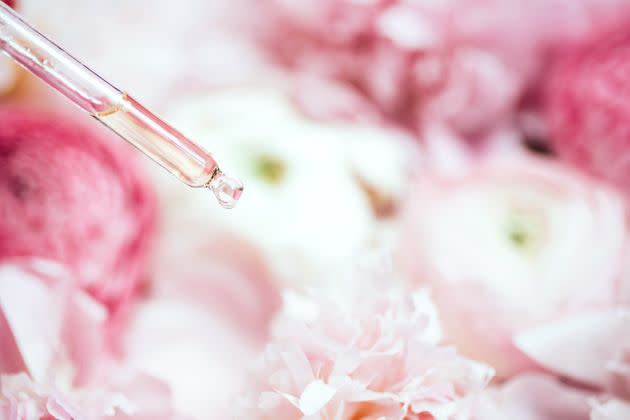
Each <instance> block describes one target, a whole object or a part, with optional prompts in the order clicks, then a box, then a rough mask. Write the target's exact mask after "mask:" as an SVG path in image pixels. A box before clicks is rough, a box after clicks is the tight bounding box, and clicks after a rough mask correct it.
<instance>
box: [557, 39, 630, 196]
mask: <svg viewBox="0 0 630 420" xmlns="http://www.w3.org/2000/svg"><path fill="white" fill-rule="evenodd" d="M628 72H630V31H628V30H623V31H621V32H616V33H612V34H608V35H606V36H604V37H603V38H601V37H598V38H596V39H594V40H593V41H592V42H591V43H589V44H587V45H584V46H583V47H581V48H578V49H577V50H575V51H573V53H572V54H571V55H570V56H567V57H565V58H563V59H561V60H560V61H559V62H558V63H556V65H555V66H554V68H553V70H552V72H551V76H550V82H549V86H548V89H547V95H546V97H547V119H548V122H549V125H550V129H551V136H552V139H553V142H554V146H555V148H556V149H557V151H558V153H559V154H560V155H561V156H562V157H564V158H565V159H567V160H569V161H571V162H573V163H574V164H576V165H577V166H579V167H580V168H582V169H584V170H586V171H588V172H591V173H594V174H597V175H599V176H602V177H604V178H606V179H609V180H611V181H612V182H614V183H616V184H617V185H618V186H619V187H620V188H622V189H623V190H625V191H626V192H628V191H630V96H629V94H630V79H628V77H626V75H627V74H628Z"/></svg>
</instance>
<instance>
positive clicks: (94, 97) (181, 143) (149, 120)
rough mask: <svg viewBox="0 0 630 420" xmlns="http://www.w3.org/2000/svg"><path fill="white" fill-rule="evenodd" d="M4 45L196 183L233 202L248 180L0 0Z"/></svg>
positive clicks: (85, 107) (225, 204)
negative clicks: (221, 164) (230, 171)
mask: <svg viewBox="0 0 630 420" xmlns="http://www.w3.org/2000/svg"><path fill="white" fill-rule="evenodd" d="M0 49H2V50H3V51H4V52H5V53H6V54H8V55H9V56H10V57H12V58H13V59H14V60H15V61H17V62H18V63H19V64H20V65H22V66H23V67H24V68H26V69H27V70H29V71H30V72H31V73H33V74H34V75H35V76H37V77H39V78H40V79H41V80H43V81H44V82H46V83H48V84H49V85H50V86H52V87H53V88H54V89H56V90H58V91H59V92H61V93H62V94H63V95H65V96H66V97H67V98H68V99H70V100H71V101H72V102H74V103H75V104H76V105H78V106H79V107H80V108H81V109H83V110H84V111H87V112H88V113H90V115H92V116H93V117H94V118H96V119H97V120H99V121H100V122H101V123H103V124H104V125H105V126H107V127H109V128H110V129H111V130H112V131H114V132H115V133H116V134H118V135H119V136H120V137H122V138H123V139H125V140H127V141H128V142H130V143H131V144H133V145H134V146H135V147H136V148H138V149H139V150H140V151H141V152H143V153H144V154H146V155H147V156H149V157H150V158H151V159H153V160H154V161H155V162H157V163H158V164H160V165H161V166H163V167H164V168H165V169H166V170H168V171H169V172H170V173H171V174H173V175H175V176H176V177H177V178H179V180H181V181H182V182H184V183H185V184H187V185H189V186H191V187H207V188H209V189H210V190H212V192H213V193H214V195H215V196H216V198H217V200H218V201H219V203H220V204H221V205H222V206H223V207H225V208H232V207H234V205H235V204H236V202H237V200H238V199H239V197H240V195H241V193H242V192H243V184H241V182H240V181H238V180H237V179H234V178H231V177H228V176H227V175H225V174H224V173H223V172H221V170H220V169H219V166H218V165H217V162H216V161H215V160H214V158H213V157H212V155H211V154H209V153H208V152H206V151H205V150H203V149H202V148H201V147H200V146H198V145H197V144H195V143H194V142H193V141H191V140H189V139H188V138H186V137H185V136H184V135H183V134H181V133H180V132H178V131H177V130H175V129H174V128H173V127H171V126H170V125H168V124H167V123H166V122H164V121H162V120H161V119H160V118H158V117H157V116H156V115H154V114H153V113H151V112H150V111H149V110H147V109H146V108H144V107H143V106H142V105H140V104H139V103H138V102H136V101H135V100H134V99H133V98H131V97H130V96H129V95H127V93H125V92H123V91H120V90H118V89H117V88H115V87H114V86H113V85H111V84H110V83H108V82H107V81H105V80H104V79H103V78H101V77H100V76H98V75H97V74H96V73H94V72H93V71H92V70H90V69H89V68H87V67H86V66H84V65H83V64H81V63H80V62H79V61H78V60H76V59H75V58H73V57H72V56H71V55H69V54H68V53H66V52H65V51H64V50H62V49H61V48H60V47H58V46H57V45H56V44H55V43H53V42H52V41H50V40H49V39H48V38H46V37H45V36H43V35H42V34H41V33H39V32H38V31H37V30H35V29H33V28H32V27H31V26H30V25H29V24H28V23H26V22H25V21H24V20H23V19H22V18H21V17H20V16H19V15H18V14H17V13H15V12H14V11H13V10H12V9H11V8H10V7H8V6H7V5H5V4H4V3H3V2H2V1H0Z"/></svg>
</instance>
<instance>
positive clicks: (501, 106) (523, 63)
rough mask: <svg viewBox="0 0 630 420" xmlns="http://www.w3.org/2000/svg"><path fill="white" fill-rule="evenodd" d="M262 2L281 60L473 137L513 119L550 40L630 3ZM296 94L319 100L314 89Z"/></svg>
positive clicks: (572, 34)
mask: <svg viewBox="0 0 630 420" xmlns="http://www.w3.org/2000/svg"><path fill="white" fill-rule="evenodd" d="M263 4H264V5H265V6H266V9H263V10H266V11H267V12H268V13H267V14H266V15H263V16H264V19H265V20H266V22H267V23H268V24H267V26H266V29H267V31H263V39H264V40H265V41H266V44H267V47H268V49H269V51H270V52H271V55H272V56H273V57H274V58H275V59H276V61H277V62H279V63H280V64H282V65H284V66H287V67H289V68H291V69H294V70H297V71H299V72H304V73H307V74H314V75H317V76H320V77H325V78H331V79H334V80H337V81H340V82H342V83H345V84H347V85H348V86H349V87H353V88H354V89H355V90H356V92H357V93H358V94H359V95H361V96H363V97H364V98H365V100H366V101H368V102H371V103H373V104H375V105H376V107H377V108H378V109H380V110H381V112H382V113H383V114H384V115H386V116H388V117H390V118H392V119H393V120H395V121H397V122H399V123H402V124H405V125H410V126H412V127H413V128H419V129H421V130H422V131H423V127H424V126H425V125H426V124H436V123H438V124H447V125H448V126H449V127H451V128H453V129H455V130H456V131H457V132H458V133H460V134H461V135H463V136H465V137H467V138H468V139H469V140H475V139H477V138H479V137H483V136H485V135H486V134H488V133H489V132H491V131H492V130H493V129H494V128H496V127H500V126H501V125H503V124H506V123H508V124H510V123H512V119H513V118H514V117H515V116H516V114H517V112H518V108H519V106H520V103H519V101H520V100H521V98H522V96H523V95H524V94H525V93H527V92H528V91H529V89H531V88H533V87H534V86H535V84H536V83H537V78H538V77H539V75H540V72H541V70H542V69H543V68H544V65H545V63H546V56H547V52H548V50H549V49H550V48H551V47H553V46H556V45H558V44H563V43H565V42H567V41H570V40H575V39H579V38H582V37H584V36H585V34H588V33H590V31H592V28H593V27H594V26H596V25H598V24H602V22H608V21H609V20H611V19H613V17H619V16H628V12H630V10H629V8H628V4H627V2H626V3H625V4H624V2H623V1H620V0H606V1H593V0H580V1H573V0H554V1H552V2H549V1H548V0H534V1H528V2H523V1H519V0H513V1H503V0H448V1H432V2H426V1H414V0H396V1H387V0H368V1H353V0H306V1H300V2H292V1H289V0H266V1H265V2H264V3H263ZM302 94H303V96H304V97H306V98H310V100H311V101H312V102H314V103H316V104H321V103H322V102H323V101H324V100H325V99H324V98H325V96H323V95H325V93H321V92H319V91H318V90H315V89H313V90H307V91H304V92H303V93H302ZM302 103H306V104H307V101H302ZM346 104H347V102H344V106H345V105H346ZM328 105H329V108H331V109H335V108H336V104H335V102H334V101H329V102H328ZM357 107H358V108H365V106H361V105H359V104H358V105H357ZM307 108H308V109H310V108H312V107H311V106H308V105H307ZM319 108H321V105H320V106H319ZM328 114H329V115H338V114H339V113H336V112H333V111H329V112H328ZM341 114H343V115H350V116H353V115H354V113H349V112H347V111H346V112H341Z"/></svg>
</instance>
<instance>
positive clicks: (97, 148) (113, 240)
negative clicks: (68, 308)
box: [0, 109, 155, 310]
mask: <svg viewBox="0 0 630 420" xmlns="http://www.w3.org/2000/svg"><path fill="white" fill-rule="evenodd" d="M133 153H134V152H132V151H131V149H130V148H129V147H128V146H126V145H124V144H123V143H122V142H121V141H119V140H117V139H114V138H109V137H107V136H105V135H104V133H103V134H99V133H97V132H96V131H91V130H89V129H88V128H86V127H83V126H79V125H78V124H77V123H74V122H72V121H70V120H68V118H67V117H63V116H53V115H50V116H46V115H41V114H38V113H34V112H28V111H20V110H15V109H2V110H0V180H1V182H0V184H1V185H2V186H3V187H2V188H1V189H0V260H2V259H5V260H6V259H7V258H12V257H25V256H28V257H39V258H44V259H51V260H56V261H58V262H62V263H64V264H66V265H67V266H68V267H70V268H71V269H72V270H73V271H74V272H75V274H76V275H75V276H74V277H75V278H77V279H79V285H80V286H81V288H83V289H84V290H86V291H88V292H89V293H90V294H91V295H92V296H94V297H95V298H96V299H97V300H99V301H100V302H103V303H104V304H106V306H107V307H108V309H112V310H113V309H115V308H117V307H119V306H120V304H122V303H123V302H124V301H125V300H126V299H128V298H129V297H130V296H131V295H132V294H133V293H134V292H135V290H136V289H137V287H138V284H139V282H140V281H141V280H142V277H143V276H144V274H145V269H146V267H145V265H146V257H147V252H148V245H149V243H150V240H151V234H152V230H153V220H154V213H155V204H154V199H153V196H152V193H151V191H150V190H149V188H148V186H147V184H146V183H145V182H144V180H143V178H142V176H141V173H140V171H139V169H138V167H137V165H136V162H135V161H134V159H133V156H135V155H133Z"/></svg>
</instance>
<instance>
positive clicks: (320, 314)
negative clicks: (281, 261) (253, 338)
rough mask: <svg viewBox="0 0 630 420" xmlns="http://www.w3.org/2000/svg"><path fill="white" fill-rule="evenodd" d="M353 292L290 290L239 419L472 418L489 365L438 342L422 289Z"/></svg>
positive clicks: (364, 287)
mask: <svg viewBox="0 0 630 420" xmlns="http://www.w3.org/2000/svg"><path fill="white" fill-rule="evenodd" d="M350 289H352V288H348V289H346V291H345V292H347V293H343V292H342V293H340V292H339V289H337V292H336V293H334V294H327V293H326V292H324V291H319V292H315V291H312V292H311V293H309V294H307V295H297V294H292V293H289V294H287V295H286V297H285V302H284V308H283V311H282V312H281V313H280V315H279V316H278V318H277V319H276V321H275V324H274V328H273V332H272V337H271V340H270V343H269V345H268V347H267V349H266V352H265V355H264V359H263V360H262V361H261V364H260V366H259V368H258V369H257V371H256V378H258V379H259V384H258V388H256V389H255V390H254V392H253V394H254V395H253V397H252V398H251V399H250V400H249V401H248V402H247V403H246V404H245V407H244V408H243V409H244V411H243V415H242V417H243V418H253V419H277V420H284V419H301V418H313V419H315V418H317V419H331V420H332V419H337V420H342V419H376V418H379V419H388V420H389V419H392V420H393V419H399V420H402V419H418V420H419V419H424V418H435V419H447V418H461V419H468V418H474V417H471V416H469V413H470V410H471V409H472V407H471V406H469V405H468V401H467V397H468V396H472V395H475V394H476V393H477V392H478V391H480V390H482V389H483V388H484V387H485V385H486V384H487V382H488V381H489V380H490V378H491V377H492V374H493V371H492V369H491V368H489V367H487V366H484V365H481V364H479V363H476V362H473V361H470V360H467V359H464V358H462V357H460V356H458V355H457V353H456V352H455V350H454V349H453V348H450V347H443V346H440V344H439V342H440V338H441V337H440V329H439V324H438V320H437V318H436V316H435V308H434V307H433V305H432V304H431V302H430V300H429V298H428V295H427V294H426V293H425V292H422V291H419V292H416V293H411V294H409V293H406V292H403V291H401V290H398V289H389V288H388V289H387V290H382V289H381V290H378V291H377V290H376V289H374V288H372V287H371V286H370V285H369V284H368V283H362V284H361V285H360V286H359V287H357V288H355V289H354V290H353V291H349V290H350Z"/></svg>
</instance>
